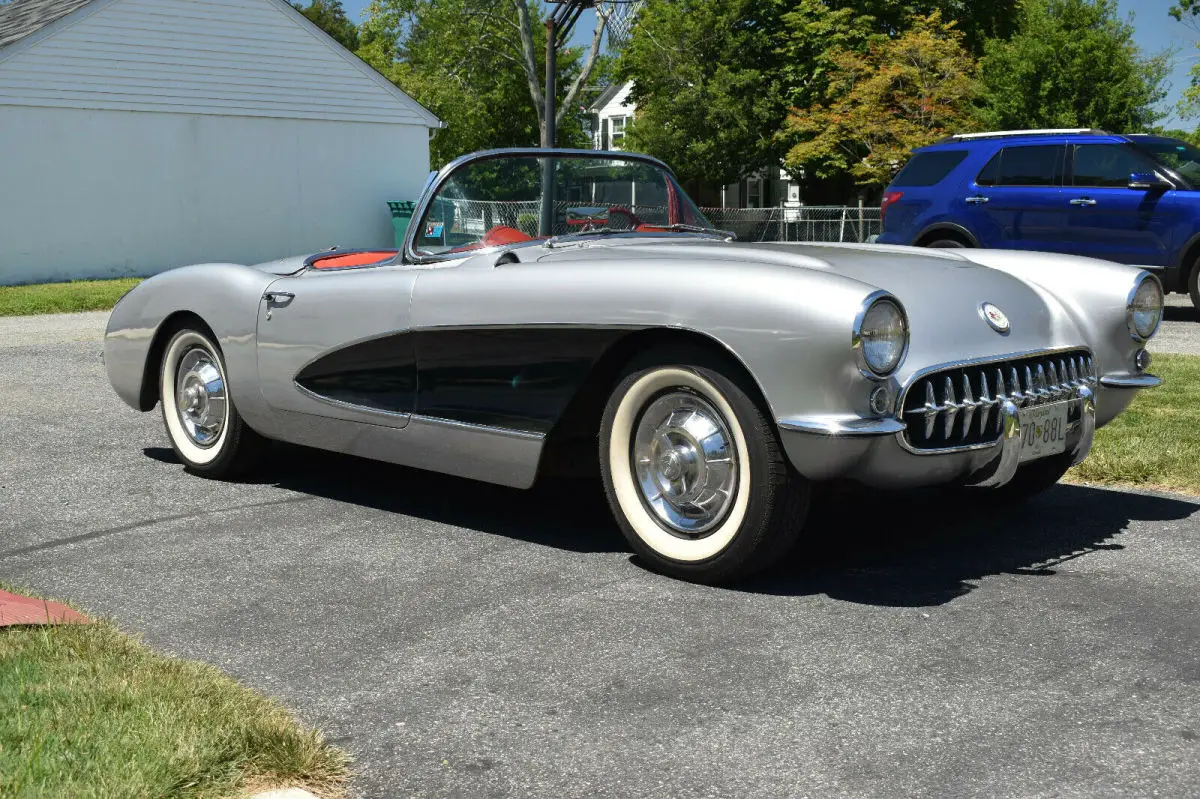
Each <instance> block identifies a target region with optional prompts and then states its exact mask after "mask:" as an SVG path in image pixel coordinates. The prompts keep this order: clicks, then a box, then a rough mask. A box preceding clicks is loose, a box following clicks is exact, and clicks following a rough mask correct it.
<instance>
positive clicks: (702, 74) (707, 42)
mask: <svg viewBox="0 0 1200 799" xmlns="http://www.w3.org/2000/svg"><path fill="white" fill-rule="evenodd" d="M1017 2H1018V0H994V1H990V2H986V3H983V2H973V1H972V0H648V2H647V3H646V5H645V6H644V7H643V9H642V11H641V13H640V14H639V16H638V24H637V26H636V27H635V28H634V29H633V32H632V36H631V39H630V42H629V44H628V45H627V46H626V48H625V50H624V52H623V53H622V56H621V60H620V64H619V67H618V71H619V74H620V76H621V77H622V78H623V79H632V80H634V82H635V86H634V91H633V100H634V102H636V104H637V109H638V110H637V117H636V119H635V120H634V123H633V126H632V128H631V129H630V133H629V139H628V141H629V143H630V146H632V147H636V148H638V149H643V150H646V151H648V152H651V153H653V154H655V155H658V156H660V157H661V158H663V159H665V160H667V161H668V162H670V163H671V164H672V165H674V166H675V167H676V169H677V170H678V171H679V173H680V175H681V176H683V177H684V178H694V179H699V180H703V181H709V182H725V183H727V182H730V181H733V180H736V179H738V178H740V177H744V176H746V175H749V174H752V173H755V172H758V171H759V170H761V169H763V168H769V167H777V166H779V164H780V163H781V162H782V161H783V159H784V157H785V155H786V154H787V153H788V151H789V149H790V147H791V145H792V144H793V143H794V142H793V139H792V137H791V135H790V133H789V130H788V125H787V120H788V116H789V112H790V110H791V109H793V108H797V107H799V108H809V107H810V106H812V105H813V104H815V103H820V102H823V101H825V100H826V99H828V98H827V97H826V91H827V89H828V86H829V75H830V73H831V70H833V69H834V63H833V60H832V59H833V56H834V54H845V53H846V52H849V51H857V52H860V53H863V52H865V51H866V49H867V46H868V43H869V42H870V41H872V40H874V39H875V38H876V37H883V38H894V37H897V36H900V35H901V34H903V33H904V32H905V31H906V30H907V29H908V28H910V27H911V26H912V24H913V21H914V20H916V19H924V18H927V17H928V16H929V15H931V14H935V13H937V14H940V15H941V18H942V19H944V20H947V21H953V22H954V23H956V26H957V30H959V31H960V32H961V42H962V44H963V45H965V46H966V47H967V49H968V50H971V51H972V52H982V49H983V46H984V42H985V41H986V40H987V39H988V37H990V36H995V35H1008V34H1009V33H1011V29H1012V24H1013V23H1012V20H1013V18H1014V9H1015V8H1016V5H1017Z"/></svg>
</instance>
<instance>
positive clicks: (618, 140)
mask: <svg viewBox="0 0 1200 799" xmlns="http://www.w3.org/2000/svg"><path fill="white" fill-rule="evenodd" d="M628 120H629V117H613V118H612V149H614V150H620V149H621V144H622V143H623V142H624V141H625V123H626V122H627V121H628Z"/></svg>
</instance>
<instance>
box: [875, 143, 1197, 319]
mask: <svg viewBox="0 0 1200 799" xmlns="http://www.w3.org/2000/svg"><path fill="white" fill-rule="evenodd" d="M882 205H883V234H882V235H880V237H879V239H878V241H879V243H880V244H915V245H918V246H923V247H1001V248H1004V249H1009V250H1041V251H1043V252H1059V253H1070V254H1073V255H1086V256H1090V257H1092V258H1105V259H1107V260H1110V261H1117V262H1120V263H1126V264H1132V265H1135V266H1139V267H1142V268H1144V269H1149V270H1151V271H1152V272H1154V273H1155V274H1157V275H1158V276H1159V278H1160V279H1161V280H1162V283H1163V287H1164V288H1165V289H1166V290H1167V291H1176V292H1181V293H1183V292H1189V293H1190V294H1191V298H1192V303H1193V304H1194V305H1195V306H1196V308H1197V309H1200V286H1198V285H1197V283H1198V281H1200V266H1198V264H1200V149H1197V148H1196V147H1193V146H1192V145H1190V144H1188V143H1186V142H1183V141H1179V140H1178V139H1171V138H1167V137H1164V136H1152V135H1128V136H1126V135H1116V134H1112V133H1106V132H1104V131H1102V130H1029V131H1005V132H999V133H970V134H962V135H957V136H950V137H948V138H945V139H942V140H941V141H939V142H937V143H936V144H933V145H930V146H929V147H922V148H919V149H917V150H914V151H913V157H912V159H911V160H910V161H909V162H908V164H906V165H905V167H904V168H903V169H902V170H900V173H899V174H898V175H896V179H895V180H893V181H892V183H891V185H890V186H888V188H887V191H886V192H884V195H883V203H882Z"/></svg>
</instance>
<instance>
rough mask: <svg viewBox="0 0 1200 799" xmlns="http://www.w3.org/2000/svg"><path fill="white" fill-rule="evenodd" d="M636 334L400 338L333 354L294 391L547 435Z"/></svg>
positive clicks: (420, 334) (540, 330)
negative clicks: (623, 341)
mask: <svg viewBox="0 0 1200 799" xmlns="http://www.w3.org/2000/svg"><path fill="white" fill-rule="evenodd" d="M629 332H630V331H629V330H628V329H604V328H583V327H579V328H575V327H528V328H483V327H472V328H436V329H432V330H421V331H415V332H411V333H400V334H397V335H394V336H385V337H383V338H379V339H373V340H371V341H366V342H363V343H361V344H355V345H352V346H350V347H347V348H345V349H343V350H338V351H337V352H334V353H331V354H330V355H328V356H326V357H324V358H322V359H320V360H318V361H316V362H314V363H312V364H310V365H309V366H307V367H306V368H305V369H304V370H303V371H302V372H301V373H300V374H299V375H297V377H296V382H297V383H299V384H300V385H301V386H303V387H304V388H306V389H308V390H309V391H312V392H313V393H315V394H318V395H320V396H323V397H327V398H329V399H333V400H337V401H339V402H345V403H349V404H351V405H359V406H363V407H365V408H371V409H375V410H385V411H393V412H407V411H413V410H415V412H417V413H420V414H425V415H427V416H436V417H439V418H442V419H451V420H455V421H460V422H469V423H472V424H482V425H488V426H492V427H501V428H507V429H511V430H521V431H525V432H533V433H543V434H544V433H549V432H550V429H551V428H552V427H553V426H554V424H555V422H557V421H558V419H559V418H560V417H561V416H562V414H563V411H564V410H565V409H566V407H567V404H568V403H569V402H570V401H571V399H572V398H573V397H574V396H575V393H576V391H577V390H578V389H579V386H580V385H581V384H582V383H583V381H584V380H585V379H586V378H587V376H588V374H589V373H590V371H591V369H592V367H593V365H594V364H595V363H596V361H597V360H598V359H599V358H600V356H601V355H603V354H604V352H605V351H606V350H607V349H608V348H609V347H610V346H612V345H613V344H614V343H615V342H616V341H617V340H618V339H620V338H621V337H622V336H624V335H626V334H628V333H629ZM414 351H415V353H416V357H414V356H413V353H414Z"/></svg>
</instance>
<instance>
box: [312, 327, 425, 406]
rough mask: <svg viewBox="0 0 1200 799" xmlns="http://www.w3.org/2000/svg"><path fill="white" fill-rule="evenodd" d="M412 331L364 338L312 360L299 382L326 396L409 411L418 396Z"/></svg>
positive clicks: (350, 403) (360, 404)
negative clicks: (364, 339)
mask: <svg viewBox="0 0 1200 799" xmlns="http://www.w3.org/2000/svg"><path fill="white" fill-rule="evenodd" d="M413 344H414V341H413V334H412V333H398V334H396V335H393V336H383V337H382V338H376V339H371V340H370V341H363V342H360V343H358V344H352V345H350V346H349V347H346V348H344V349H340V350H337V351H335V352H332V353H330V354H329V355H326V356H325V357H324V358H321V359H319V360H316V361H313V362H312V363H310V364H309V365H308V366H306V367H304V369H302V370H301V371H300V374H298V375H296V382H297V383H298V384H299V385H301V386H302V387H304V388H306V389H308V390H309V391H311V392H312V393H314V394H316V395H318V396H321V397H325V398H327V399H331V400H336V401H338V402H344V403H346V404H348V405H358V406H361V407H363V408H369V409H371V410H376V411H390V412H392V413H408V412H410V411H411V410H412V409H413V404H414V403H415V402H416V397H417V361H416V355H415V352H414V350H413Z"/></svg>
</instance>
